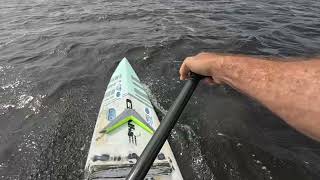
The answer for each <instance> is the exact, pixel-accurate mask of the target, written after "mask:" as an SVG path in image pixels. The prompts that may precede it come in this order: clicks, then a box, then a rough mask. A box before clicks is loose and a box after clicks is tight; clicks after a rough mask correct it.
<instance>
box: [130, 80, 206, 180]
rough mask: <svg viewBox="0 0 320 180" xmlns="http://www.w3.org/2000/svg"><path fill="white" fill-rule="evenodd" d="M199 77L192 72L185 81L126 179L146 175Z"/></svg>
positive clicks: (132, 179)
mask: <svg viewBox="0 0 320 180" xmlns="http://www.w3.org/2000/svg"><path fill="white" fill-rule="evenodd" d="M201 78H202V77H201V76H199V75H195V74H194V75H192V76H191V78H190V79H189V80H188V81H187V82H186V84H185V85H184V87H183V88H182V90H181V92H180V94H179V96H178V97H177V99H176V100H175V101H174V103H173V104H172V106H171V107H170V109H169V111H168V113H167V115H166V116H165V117H164V119H163V120H162V121H161V123H160V126H159V127H158V128H157V130H156V132H155V133H154V135H153V136H152V138H151V139H150V141H149V143H148V144H147V146H146V147H145V149H144V150H143V152H142V154H141V156H140V158H139V159H138V161H137V163H136V164H135V165H134V166H133V168H132V169H131V171H130V173H129V175H128V176H127V178H126V179H127V180H142V179H143V178H144V177H145V176H146V175H147V173H148V171H149V169H150V167H151V165H152V164H153V161H154V160H155V158H156V157H157V155H158V153H159V151H160V150H161V148H162V146H163V144H164V143H165V141H166V139H167V138H168V136H169V134H170V132H171V130H172V128H173V127H174V125H175V124H176V122H177V120H178V119H179V117H180V115H181V113H182V111H183V109H184V107H185V106H186V104H187V103H188V101H189V99H190V97H191V96H192V94H193V91H194V90H195V88H196V87H197V85H198V83H199V81H200V79H201Z"/></svg>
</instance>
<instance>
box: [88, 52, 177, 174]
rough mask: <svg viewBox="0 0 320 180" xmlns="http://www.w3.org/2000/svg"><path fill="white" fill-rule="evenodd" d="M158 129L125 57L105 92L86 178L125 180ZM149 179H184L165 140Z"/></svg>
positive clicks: (143, 91) (143, 92)
mask: <svg viewBox="0 0 320 180" xmlns="http://www.w3.org/2000/svg"><path fill="white" fill-rule="evenodd" d="M158 126H159V120H158V117H157V115H156V113H155V111H154V108H153V106H152V104H151V102H150V100H149V98H148V95H147V93H146V92H145V90H144V88H143V86H142V85H141V83H140V80H139V78H138V76H137V74H136V73H135V72H134V70H133V68H132V67H131V65H130V64H129V62H128V60H127V59H126V58H123V59H122V61H121V62H120V64H119V65H118V67H117V69H116V70H115V72H114V73H113V75H112V77H111V79H110V81H109V84H108V87H107V90H106V92H105V95H104V98H103V101H102V104H101V107H100V112H99V115H98V118H97V122H96V126H95V129H94V132H93V136H92V140H91V145H90V150H89V154H88V159H87V162H86V166H85V178H86V179H125V177H126V176H127V175H128V174H129V172H130V169H131V168H132V167H133V165H134V164H135V163H136V162H137V159H138V158H139V156H140V155H141V153H142V151H143V149H144V148H145V146H146V145H147V143H148V141H149V140H150V138H151V136H152V134H153V133H154V131H155V129H156V128H157V127H158ZM146 179H155V180H171V179H174V180H182V179H183V178H182V176H181V173H180V170H179V167H178V165H177V162H176V160H175V158H174V155H173V153H172V150H171V148H170V145H169V143H168V142H167V141H166V142H165V144H164V145H163V147H162V149H161V151H160V153H159V154H158V156H157V158H156V160H155V161H154V163H153V165H152V167H151V169H150V170H149V172H148V174H147V176H146Z"/></svg>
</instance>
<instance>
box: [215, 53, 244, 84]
mask: <svg viewBox="0 0 320 180" xmlns="http://www.w3.org/2000/svg"><path fill="white" fill-rule="evenodd" d="M238 59H239V57H237V56H230V55H216V57H214V58H213V59H212V63H211V77H212V78H213V79H215V80H216V81H218V82H221V83H225V84H229V85H231V83H232V81H233V80H232V79H233V78H234V75H233V73H234V72H233V71H237V69H238V67H237V64H238V63H237V61H238Z"/></svg>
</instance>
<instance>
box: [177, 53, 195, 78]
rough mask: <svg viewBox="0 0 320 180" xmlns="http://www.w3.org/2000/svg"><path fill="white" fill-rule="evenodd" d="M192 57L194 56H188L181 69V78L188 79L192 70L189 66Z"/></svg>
mask: <svg viewBox="0 0 320 180" xmlns="http://www.w3.org/2000/svg"><path fill="white" fill-rule="evenodd" d="M191 59H192V57H187V58H186V59H185V60H184V61H183V63H182V65H181V67H180V70H179V73H180V80H186V79H187V78H188V75H189V72H190V68H189V67H188V64H189V62H190V60H191Z"/></svg>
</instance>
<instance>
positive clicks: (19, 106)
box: [17, 94, 34, 109]
mask: <svg viewBox="0 0 320 180" xmlns="http://www.w3.org/2000/svg"><path fill="white" fill-rule="evenodd" d="M33 98H34V97H32V96H28V95H26V94H22V95H21V96H19V98H18V100H19V102H18V104H17V109H22V108H24V107H25V106H26V105H27V104H29V103H30V102H31V101H32V100H33Z"/></svg>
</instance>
